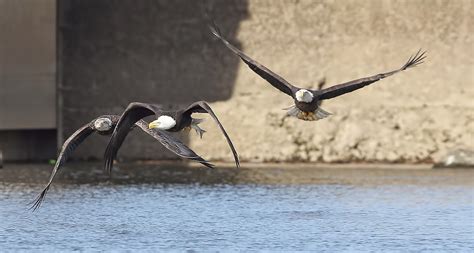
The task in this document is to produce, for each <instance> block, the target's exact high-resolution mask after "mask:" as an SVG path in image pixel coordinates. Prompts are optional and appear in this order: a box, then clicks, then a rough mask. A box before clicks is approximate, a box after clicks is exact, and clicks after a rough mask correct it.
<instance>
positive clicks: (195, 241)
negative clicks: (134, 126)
mask: <svg viewBox="0 0 474 253" xmlns="http://www.w3.org/2000/svg"><path fill="white" fill-rule="evenodd" d="M428 173H429V172H428ZM407 174H408V175H407V177H409V172H407ZM467 175H469V176H470V175H472V173H469V174H467ZM461 177H462V175H461ZM374 180H377V178H374ZM40 188H41V186H40V185H36V184H32V185H31V184H23V183H18V182H13V183H12V182H3V183H0V251H2V252H4V251H39V252H53V251H128V250H131V251H191V252H192V251H197V252H202V251H204V252H209V251H211V252H216V251H219V252H223V251H224V252H226V251H244V252H247V251H267V252H268V251H270V252H273V251H290V252H291V251H312V252H314V251H318V252H341V251H344V252H353V251H355V252H361V251H362V252H381V251H388V252H394V251H395V252H419V251H426V252H436V251H439V252H446V251H453V252H473V251H474V208H473V197H474V192H473V187H472V184H464V183H463V184H456V183H454V184H442V183H441V184H439V183H437V184H430V183H426V184H425V183H411V182H407V183H403V182H401V183H400V182H397V183H396V184H383V185H380V184H361V185H359V184H350V183H347V182H345V183H344V184H342V183H341V184H338V183H321V184H263V185H260V184H230V185H226V184H211V185H203V184H159V183H153V184H149V183H148V184H139V183H136V184H110V183H95V184H80V185H75V184H59V185H57V186H55V187H53V188H52V190H51V191H50V193H49V194H48V196H47V199H46V201H45V203H44V204H43V206H42V207H41V208H40V209H39V210H37V211H36V212H31V211H29V210H28V209H27V203H28V202H29V201H31V200H32V199H33V198H34V197H35V195H36V194H37V192H38V190H39V189H40Z"/></svg>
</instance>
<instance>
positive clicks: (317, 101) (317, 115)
mask: <svg viewBox="0 0 474 253" xmlns="http://www.w3.org/2000/svg"><path fill="white" fill-rule="evenodd" d="M211 23H212V25H209V28H210V29H211V32H212V34H214V36H216V37H217V38H218V39H219V40H220V41H222V42H223V43H224V45H225V46H226V47H227V48H229V49H230V50H231V51H232V52H234V53H235V54H236V55H237V56H239V57H240V59H242V61H244V62H245V63H246V64H247V65H248V66H249V67H250V69H252V70H253V71H254V72H255V73H257V74H258V75H259V76H260V77H262V78H263V79H265V80H267V82H269V83H270V84H271V85H272V86H273V87H275V88H277V89H278V90H280V91H281V92H283V93H285V94H287V95H289V96H291V97H292V98H293V100H294V103H295V104H294V105H293V106H291V107H289V108H286V109H285V110H288V115H289V116H294V117H297V118H298V119H301V120H307V121H314V120H319V119H323V118H326V117H327V116H329V115H331V113H329V112H327V111H325V110H323V109H322V108H321V107H320V105H321V102H322V100H325V99H331V98H335V97H338V96H340V95H343V94H346V93H349V92H352V91H355V90H357V89H360V88H362V87H364V86H367V85H369V84H371V83H374V82H377V81H379V80H381V79H383V78H386V77H388V76H391V75H393V74H396V73H398V72H400V71H403V70H406V69H408V68H412V67H415V66H417V65H419V64H421V63H423V60H424V59H425V57H426V56H425V52H421V49H420V50H419V51H418V52H417V53H416V54H415V55H414V56H412V57H410V58H409V59H408V61H407V62H406V63H405V64H404V65H403V66H402V67H401V68H399V69H397V70H394V71H390V72H386V73H381V74H377V75H374V76H370V77H365V78H360V79H357V80H353V81H350V82H346V83H342V84H338V85H335V86H332V87H329V88H325V89H321V90H319V89H317V90H308V89H303V88H299V87H296V86H293V85H292V84H290V83H289V82H288V81H286V80H285V79H283V77H281V76H279V75H277V74H275V73H274V72H272V71H271V70H270V69H268V68H266V67H265V66H263V65H262V64H260V63H258V62H257V61H255V60H253V59H252V58H250V57H249V56H247V55H246V54H244V53H243V52H242V51H240V50H239V49H237V48H236V47H235V46H234V45H232V44H231V43H230V42H229V41H227V40H226V39H225V38H224V37H223V36H222V34H221V32H220V31H219V28H218V27H217V26H216V25H215V23H214V22H212V21H211Z"/></svg>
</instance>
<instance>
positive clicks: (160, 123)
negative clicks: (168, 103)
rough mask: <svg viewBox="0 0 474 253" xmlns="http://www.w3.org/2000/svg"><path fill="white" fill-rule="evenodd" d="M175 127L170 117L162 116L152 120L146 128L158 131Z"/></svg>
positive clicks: (174, 122) (174, 121)
mask: <svg viewBox="0 0 474 253" xmlns="http://www.w3.org/2000/svg"><path fill="white" fill-rule="evenodd" d="M174 126H176V120H174V119H173V118H172V117H170V116H167V115H162V116H160V117H158V119H157V120H154V121H152V122H150V124H148V128H150V129H153V128H156V129H160V130H168V129H171V128H173V127H174Z"/></svg>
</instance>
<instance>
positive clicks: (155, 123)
mask: <svg viewBox="0 0 474 253" xmlns="http://www.w3.org/2000/svg"><path fill="white" fill-rule="evenodd" d="M159 125H160V122H158V120H154V121H152V122H150V124H148V128H149V129H153V128H158V126H159Z"/></svg>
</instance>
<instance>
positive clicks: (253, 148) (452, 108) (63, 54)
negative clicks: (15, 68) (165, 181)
mask: <svg viewBox="0 0 474 253" xmlns="http://www.w3.org/2000/svg"><path fill="white" fill-rule="evenodd" d="M205 5H206V8H208V9H210V11H211V13H212V15H213V16H214V18H215V20H216V22H217V24H218V25H219V26H220V28H221V30H222V33H223V35H224V36H225V37H227V38H228V39H229V41H231V42H232V43H233V44H235V45H236V46H237V47H238V48H240V49H242V50H243V51H244V52H246V53H247V54H248V55H249V56H251V57H253V58H254V59H256V60H257V61H259V62H260V63H262V64H264V65H266V66H267V67H268V68H270V69H272V70H273V71H274V72H276V73H278V74H280V75H281V76H283V77H284V78H285V79H286V80H288V81H290V82H291V83H293V84H294V85H298V86H300V87H307V88H310V87H315V86H316V85H317V83H318V81H319V80H321V79H322V78H325V79H326V86H325V87H329V86H331V85H335V84H338V83H341V82H345V81H350V80H353V79H356V78H360V77H365V76H370V75H373V74H377V73H381V72H386V71H390V70H394V69H396V68H399V67H400V66H401V65H402V64H404V63H405V62H406V60H407V59H408V57H409V56H410V55H412V54H414V53H415V52H416V51H417V50H418V49H419V48H423V49H425V50H427V51H428V58H427V59H426V61H425V63H424V64H422V65H420V66H419V67H416V68H414V69H410V70H408V71H405V72H403V73H400V74H397V75H394V76H391V77H389V78H386V79H384V80H382V81H379V82H376V83H374V84H372V85H371V86H369V87H366V88H364V89H361V90H358V91H355V92H353V93H351V94H347V95H344V96H341V97H337V98H334V99H331V100H327V101H324V103H323V105H322V107H323V108H324V109H325V110H327V111H329V112H331V113H333V115H332V116H330V117H329V118H326V119H324V120H320V121H316V122H304V121H300V120H297V119H294V118H286V117H285V111H283V110H282V109H283V108H286V107H288V106H290V105H292V100H291V98H290V97H288V96H287V95H285V94H283V93H281V92H279V91H278V90H276V89H275V88H273V87H272V86H270V85H269V84H268V83H267V82H266V81H265V80H263V79H262V78H260V77H259V76H257V75H256V74H255V73H253V71H251V70H250V69H249V68H248V67H247V65H245V64H244V63H243V62H241V61H240V59H238V58H237V57H236V56H235V55H233V54H232V53H231V52H230V51H229V50H228V49H227V48H225V47H224V46H223V45H222V43H220V42H219V41H217V40H216V39H214V38H213V37H212V36H211V34H210V32H209V30H208V28H207V23H206V19H205V18H204V16H203V14H202V11H201V10H202V8H203V7H202V6H203V3H202V2H198V1H114V2H113V4H110V1H73V0H69V1H61V3H60V6H59V10H60V11H59V13H60V16H59V21H58V22H59V26H58V29H59V46H60V63H59V64H61V66H62V67H61V68H62V70H61V80H60V93H61V95H60V99H61V103H62V105H63V107H62V108H61V114H62V115H61V119H62V125H61V127H62V133H63V136H64V137H67V136H68V135H69V134H71V133H72V132H73V131H74V130H75V129H77V128H78V127H80V126H81V125H82V124H84V123H86V122H88V121H89V120H91V119H92V118H94V117H96V116H98V115H100V114H106V113H117V114H119V113H121V111H122V110H123V109H124V108H125V107H126V106H127V104H128V103H130V102H133V101H141V102H155V103H161V104H164V105H169V106H170V107H171V106H172V107H174V108H177V107H179V106H184V105H186V104H189V103H191V102H193V101H196V100H206V101H208V102H210V103H211V106H212V107H213V109H214V111H215V112H216V114H217V115H218V117H219V118H220V120H221V122H222V123H223V124H224V126H225V128H226V129H227V131H228V133H229V135H230V137H231V138H232V140H233V141H234V144H235V146H236V148H237V151H238V152H239V154H240V157H241V159H242V160H243V161H251V162H270V161H271V162H289V161H301V162H409V163H418V162H438V161H441V160H442V159H443V157H445V155H446V154H447V153H449V152H451V151H453V150H471V151H472V150H474V141H473V133H474V113H473V112H474V110H473V109H474V102H473V101H474V100H473V99H472V98H473V97H474V75H473V69H474V68H473V67H474V52H473V34H474V28H473V24H474V22H473V16H472V13H471V11H470V10H472V9H473V7H474V2H473V1H469V0H464V1H423V0H417V1H388V0H387V1H379V0H370V1H355V0H354V1H313V0H293V1H274V0H255V1H207V2H205ZM195 117H201V115H197V116H195ZM202 117H206V118H207V120H206V121H205V122H204V123H203V124H202V127H203V128H204V129H206V130H207V131H208V132H207V133H205V134H204V137H203V139H199V137H198V136H197V135H196V134H195V133H194V132H190V133H189V134H187V133H183V134H181V137H182V138H183V139H184V140H185V141H186V142H187V143H189V145H190V146H191V147H192V148H193V149H194V150H195V151H196V152H197V153H199V154H200V155H202V156H203V157H205V158H207V159H210V160H221V161H232V155H231V153H230V150H229V148H228V147H227V144H226V142H225V139H224V137H223V136H222V134H221V133H220V131H219V129H218V128H217V126H216V125H215V124H214V122H213V121H212V119H211V118H210V117H208V116H205V115H202ZM107 140H108V139H107V138H105V137H100V136H95V137H94V138H90V139H89V140H87V141H86V142H85V143H84V145H83V146H82V147H80V148H79V149H78V152H76V154H75V155H74V157H75V158H79V159H88V158H93V159H101V158H102V155H103V152H104V149H105V145H106V143H107ZM119 157H120V158H122V159H125V160H131V159H175V158H176V157H175V156H174V155H173V154H170V153H169V152H168V151H165V150H164V149H163V148H162V147H161V146H160V144H158V143H156V142H155V141H154V140H153V139H151V138H149V137H148V136H145V135H144V134H142V133H138V132H137V133H133V134H131V135H129V137H128V138H127V140H126V141H125V143H124V145H123V149H122V150H121V151H120V152H119Z"/></svg>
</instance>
